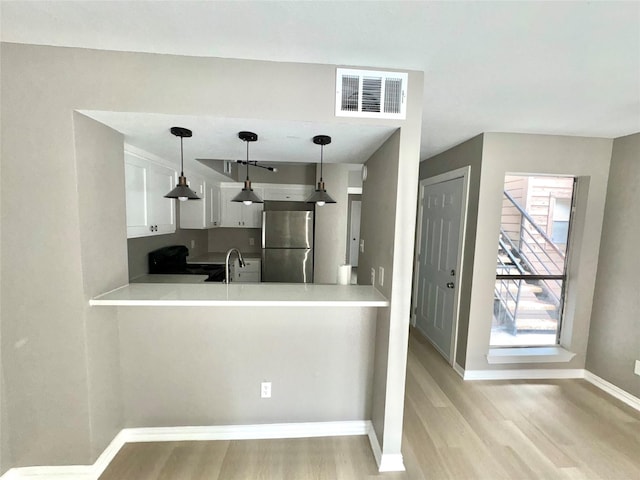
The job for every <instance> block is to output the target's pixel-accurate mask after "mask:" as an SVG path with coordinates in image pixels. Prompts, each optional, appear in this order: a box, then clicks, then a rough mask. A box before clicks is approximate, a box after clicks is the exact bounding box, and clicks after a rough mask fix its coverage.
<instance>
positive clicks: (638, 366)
mask: <svg viewBox="0 0 640 480" xmlns="http://www.w3.org/2000/svg"><path fill="white" fill-rule="evenodd" d="M633 373H635V374H636V375H638V376H640V360H636V368H634V369H633Z"/></svg>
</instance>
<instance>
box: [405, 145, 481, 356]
mask: <svg viewBox="0 0 640 480" xmlns="http://www.w3.org/2000/svg"><path fill="white" fill-rule="evenodd" d="M482 143H483V135H478V136H476V137H473V138H472V139H470V140H467V141H466V142H464V143H461V144H460V145H457V146H455V147H453V148H451V149H449V150H447V151H446V152H443V153H441V154H439V155H436V156H434V157H431V158H429V159H428V160H425V161H423V162H421V163H420V180H422V179H425V178H430V177H434V176H436V175H439V174H442V173H445V172H449V171H452V170H457V169H459V168H462V167H466V166H469V167H470V172H469V203H468V211H467V222H466V232H465V239H464V252H463V262H462V271H461V272H460V274H461V275H462V277H461V278H462V282H461V285H460V290H461V291H460V308H459V318H458V339H457V349H456V363H457V364H458V365H460V366H464V365H465V362H466V350H467V333H468V330H469V314H470V309H471V287H472V280H473V262H474V256H475V245H476V229H477V224H478V196H479V195H480V172H481V167H482ZM414 288H415V285H414Z"/></svg>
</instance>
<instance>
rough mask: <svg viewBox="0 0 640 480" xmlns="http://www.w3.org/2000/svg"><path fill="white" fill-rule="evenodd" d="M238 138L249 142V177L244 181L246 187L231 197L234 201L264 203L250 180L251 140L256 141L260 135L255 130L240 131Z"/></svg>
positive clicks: (248, 203)
mask: <svg viewBox="0 0 640 480" xmlns="http://www.w3.org/2000/svg"><path fill="white" fill-rule="evenodd" d="M238 138H240V140H242V141H244V142H247V162H246V163H247V178H246V179H245V181H244V188H243V189H242V190H241V191H240V193H239V194H238V195H236V196H235V197H233V198H232V199H231V201H232V202H242V203H243V204H245V205H251V204H252V203H264V202H263V201H262V199H261V198H260V197H259V196H258V195H256V194H255V192H254V191H253V189H252V188H251V180H249V142H255V141H257V140H258V135H257V134H255V133H253V132H238Z"/></svg>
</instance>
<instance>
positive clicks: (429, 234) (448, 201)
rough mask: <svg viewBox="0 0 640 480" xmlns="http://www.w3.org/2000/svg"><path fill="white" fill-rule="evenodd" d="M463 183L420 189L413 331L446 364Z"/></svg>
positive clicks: (450, 344)
mask: <svg viewBox="0 0 640 480" xmlns="http://www.w3.org/2000/svg"><path fill="white" fill-rule="evenodd" d="M463 188H464V180H463V179H462V178H454V179H452V180H447V181H443V182H440V183H435V184H431V185H425V186H423V187H421V199H422V200H421V211H422V213H421V219H420V220H421V222H420V244H419V248H420V250H419V257H418V263H419V267H418V268H419V270H418V292H417V298H416V328H418V330H420V331H421V332H422V333H423V334H424V335H425V336H426V337H427V338H428V339H429V340H430V341H431V343H433V344H434V346H435V347H436V348H437V349H438V350H439V351H440V353H442V355H443V356H444V357H445V358H446V359H447V360H449V361H451V356H452V352H453V341H454V338H453V334H454V328H453V326H454V323H455V314H456V308H455V299H456V295H455V290H456V289H457V288H458V287H459V278H458V270H459V265H458V264H459V262H458V247H459V242H460V238H459V237H460V219H461V218H462V195H463Z"/></svg>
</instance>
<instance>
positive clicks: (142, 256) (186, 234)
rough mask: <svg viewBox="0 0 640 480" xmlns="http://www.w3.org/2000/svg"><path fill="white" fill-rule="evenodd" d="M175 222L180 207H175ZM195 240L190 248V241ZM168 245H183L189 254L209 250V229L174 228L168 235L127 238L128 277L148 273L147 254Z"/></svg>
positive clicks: (178, 215) (177, 220)
mask: <svg viewBox="0 0 640 480" xmlns="http://www.w3.org/2000/svg"><path fill="white" fill-rule="evenodd" d="M176 222H177V224H178V225H180V209H179V208H176ZM192 240H193V241H195V242H196V243H195V246H194V248H191V241H192ZM168 245H185V246H186V247H187V248H188V249H189V255H200V254H203V253H207V252H208V251H209V249H208V247H209V230H194V229H181V228H180V227H177V228H176V232H175V233H171V234H169V235H154V236H152V237H140V238H130V239H128V240H127V249H128V251H129V259H128V265H129V278H130V279H134V278H136V277H139V276H141V275H145V274H147V273H149V262H148V257H147V254H148V253H149V252H151V251H152V250H155V249H157V248H161V247H166V246H168Z"/></svg>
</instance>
